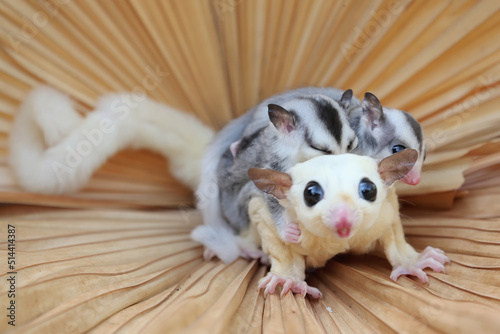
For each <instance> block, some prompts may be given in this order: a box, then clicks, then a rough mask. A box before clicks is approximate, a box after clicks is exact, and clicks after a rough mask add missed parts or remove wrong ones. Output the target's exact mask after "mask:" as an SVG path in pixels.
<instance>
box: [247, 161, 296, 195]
mask: <svg viewBox="0 0 500 334" xmlns="http://www.w3.org/2000/svg"><path fill="white" fill-rule="evenodd" d="M248 176H249V177H250V179H251V180H252V181H253V183H254V184H255V185H256V186H257V188H259V189H260V190H262V191H263V192H265V193H266V194H270V195H273V196H274V197H276V198H277V199H284V198H286V194H287V192H288V191H289V190H290V187H291V186H292V178H291V177H290V175H288V174H287V173H283V172H278V171H275V170H272V169H263V168H250V169H249V170H248Z"/></svg>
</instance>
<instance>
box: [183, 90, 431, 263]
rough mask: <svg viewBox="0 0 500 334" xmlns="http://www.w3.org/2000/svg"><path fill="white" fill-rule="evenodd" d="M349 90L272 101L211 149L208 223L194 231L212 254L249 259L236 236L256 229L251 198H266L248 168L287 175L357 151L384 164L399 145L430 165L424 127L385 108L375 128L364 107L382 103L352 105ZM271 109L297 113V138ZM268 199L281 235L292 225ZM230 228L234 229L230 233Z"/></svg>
mask: <svg viewBox="0 0 500 334" xmlns="http://www.w3.org/2000/svg"><path fill="white" fill-rule="evenodd" d="M343 93H344V91H342V90H339V89H335V88H316V87H306V88H300V89H296V90H293V91H289V92H285V93H283V94H278V95H275V96H272V97H270V98H268V99H266V100H264V101H263V102H261V103H260V104H258V105H257V106H256V107H254V108H252V109H251V110H250V111H249V112H248V113H246V114H245V115H243V116H241V117H240V118H238V119H236V120H235V121H233V122H231V123H230V124H229V125H228V126H226V127H225V128H224V129H223V130H222V131H221V132H220V133H219V134H218V136H217V137H216V139H215V140H214V142H213V143H212V144H211V145H210V146H209V148H208V150H207V153H206V156H205V159H204V161H203V166H202V169H203V174H202V181H201V184H200V187H199V188H198V190H197V197H198V207H199V208H200V209H201V211H202V214H203V219H204V224H205V225H204V226H201V227H198V228H197V229H195V230H194V231H193V234H192V237H193V239H195V240H197V241H200V242H202V243H203V244H205V246H207V247H208V248H210V249H212V250H213V251H214V252H215V253H216V254H217V256H218V257H219V258H221V259H222V260H223V261H225V262H230V261H232V260H234V259H235V258H237V257H238V256H239V255H242V253H241V250H242V248H244V246H242V245H241V244H239V243H238V238H237V237H234V238H232V237H231V234H233V235H234V236H236V235H238V234H239V233H240V232H242V231H244V230H245V229H246V228H248V224H249V221H248V213H247V207H248V201H249V200H250V198H251V197H252V196H254V195H256V194H259V195H261V193H260V192H259V191H258V190H257V188H256V187H255V186H254V185H253V183H252V182H251V181H250V180H249V178H248V174H247V172H248V169H250V168H252V167H259V168H270V169H273V170H278V171H287V170H288V169H289V168H291V167H292V166H293V165H295V164H296V163H298V162H302V161H305V160H308V159H310V158H313V157H314V156H318V155H322V154H325V153H331V154H340V153H346V152H348V151H351V150H353V151H352V152H353V153H356V154H360V155H368V156H371V157H373V158H375V159H377V160H379V161H380V160H382V159H383V158H385V157H387V156H389V155H391V154H392V151H391V150H392V146H393V145H404V146H406V147H409V148H413V149H416V150H417V151H418V152H419V160H423V156H424V155H425V154H424V153H425V145H424V143H423V139H422V138H423V137H422V130H421V128H420V125H419V124H418V122H417V121H416V120H414V119H413V117H412V116H411V115H409V114H407V113H405V112H403V111H401V110H397V109H390V108H382V107H381V106H380V108H379V111H383V112H380V113H379V115H378V116H377V117H376V118H375V119H376V122H377V123H376V124H374V123H373V122H374V118H373V117H368V115H367V113H366V110H365V111H364V110H363V107H365V108H366V106H372V107H373V105H376V102H378V99H377V98H376V97H375V96H372V95H373V94H370V96H369V101H366V103H364V104H362V103H361V101H359V100H358V99H357V98H355V97H353V98H352V100H351V102H350V103H346V96H348V95H349V94H346V96H344V98H343V97H342V96H343ZM342 98H343V99H342ZM366 98H367V95H365V99H366ZM341 100H342V103H339V101H341ZM368 102H369V103H368ZM269 104H275V105H279V106H281V107H283V108H285V109H286V110H288V111H289V112H290V113H291V114H292V115H293V120H294V125H295V130H294V133H293V135H291V136H290V135H289V136H287V135H286V134H284V133H281V132H280V131H278V129H277V128H276V127H275V126H274V125H273V123H271V122H270V118H269V115H268V105H269ZM378 104H380V102H378ZM344 106H346V107H347V109H345V108H344ZM372 116H373V115H372ZM403 123H404V124H403ZM353 129H354V130H353ZM400 129H411V130H410V131H400ZM235 142H238V143H237V150H236V151H235V154H234V155H233V153H232V152H231V151H230V145H231V144H232V143H235ZM311 146H312V147H316V148H317V149H318V150H315V149H313V148H312V147H311ZM415 146H416V147H415ZM348 148H349V150H348ZM420 166H421V164H420ZM208 189H212V191H208ZM266 199H267V204H268V207H269V209H270V212H271V213H272V214H273V217H274V218H275V219H274V220H275V223H276V224H277V228H278V231H281V230H282V229H284V227H285V225H286V223H287V222H286V220H285V219H284V218H283V214H282V213H283V208H282V207H281V206H280V205H279V203H278V202H277V201H276V200H275V199H274V198H273V197H272V196H266ZM228 230H231V231H232V232H229V234H228ZM217 236H218V237H217Z"/></svg>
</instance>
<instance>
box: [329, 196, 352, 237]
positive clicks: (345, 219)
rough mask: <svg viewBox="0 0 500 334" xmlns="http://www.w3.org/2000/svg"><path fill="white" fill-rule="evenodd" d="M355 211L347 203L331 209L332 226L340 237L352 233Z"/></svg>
mask: <svg viewBox="0 0 500 334" xmlns="http://www.w3.org/2000/svg"><path fill="white" fill-rule="evenodd" d="M353 216H354V215H353V212H352V210H351V208H349V207H348V206H347V205H346V204H339V205H337V206H336V207H335V208H334V209H333V210H332V211H331V216H330V217H331V218H330V222H331V228H332V229H333V230H335V232H337V235H338V236H339V238H347V237H348V236H349V235H350V234H351V228H352V224H353V221H354V217H353Z"/></svg>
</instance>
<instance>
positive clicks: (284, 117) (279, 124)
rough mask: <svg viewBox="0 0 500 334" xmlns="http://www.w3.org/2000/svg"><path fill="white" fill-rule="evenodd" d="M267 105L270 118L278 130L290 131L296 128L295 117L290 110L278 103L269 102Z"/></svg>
mask: <svg viewBox="0 0 500 334" xmlns="http://www.w3.org/2000/svg"><path fill="white" fill-rule="evenodd" d="M267 107H268V108H269V109H268V114H269V119H270V120H271V122H272V123H273V124H274V126H275V127H276V129H278V131H280V132H283V133H290V132H292V131H293V130H295V117H293V115H292V114H291V113H290V112H289V111H288V110H286V109H285V108H283V107H281V106H279V105H277V104H269V105H268V106H267Z"/></svg>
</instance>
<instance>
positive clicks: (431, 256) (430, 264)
mask: <svg viewBox="0 0 500 334" xmlns="http://www.w3.org/2000/svg"><path fill="white" fill-rule="evenodd" d="M449 262H451V261H450V259H449V258H448V257H447V256H446V255H445V253H444V252H443V251H442V250H440V249H438V248H433V247H430V246H428V247H427V248H426V249H425V250H424V251H423V252H422V253H420V256H419V257H418V259H417V261H416V263H414V264H413V265H411V264H410V265H402V266H395V267H394V268H393V270H392V273H391V279H393V280H394V281H397V279H398V277H399V276H401V275H411V276H417V277H418V278H419V279H420V281H421V282H422V283H429V278H428V277H427V274H426V273H425V272H424V271H423V269H425V268H431V269H432V270H433V271H434V272H437V273H446V268H445V267H444V264H445V263H449Z"/></svg>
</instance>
